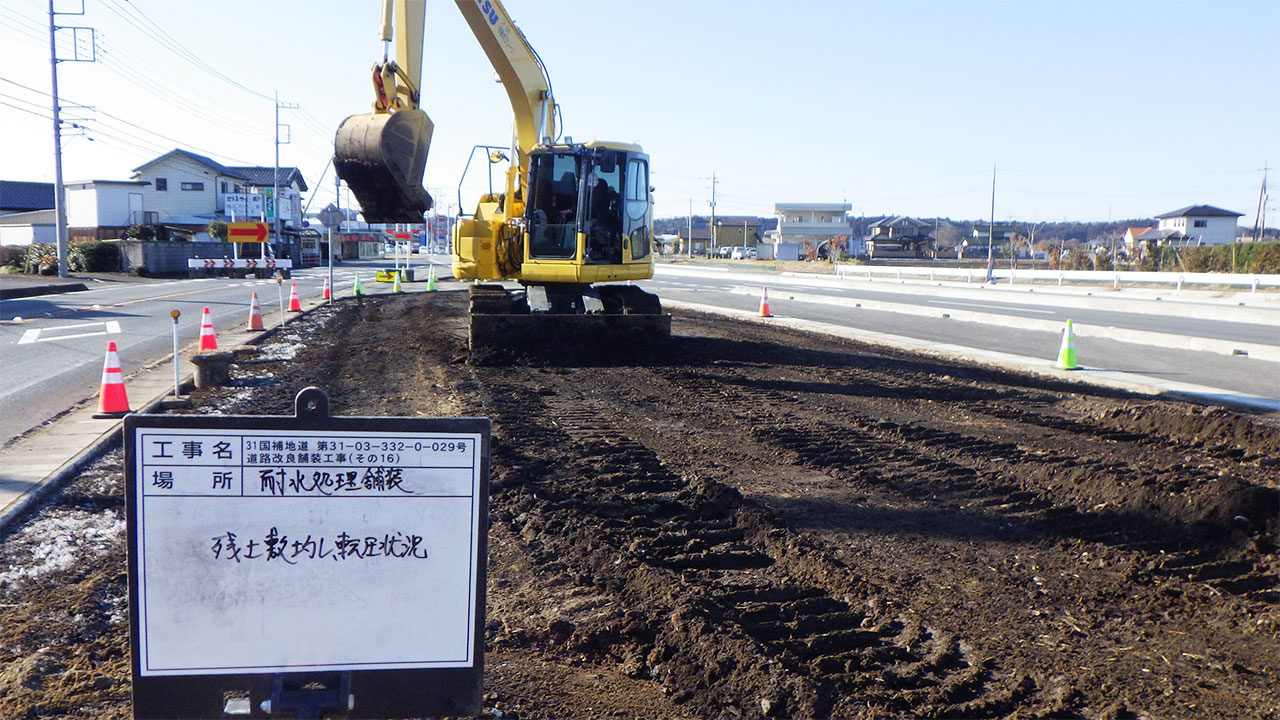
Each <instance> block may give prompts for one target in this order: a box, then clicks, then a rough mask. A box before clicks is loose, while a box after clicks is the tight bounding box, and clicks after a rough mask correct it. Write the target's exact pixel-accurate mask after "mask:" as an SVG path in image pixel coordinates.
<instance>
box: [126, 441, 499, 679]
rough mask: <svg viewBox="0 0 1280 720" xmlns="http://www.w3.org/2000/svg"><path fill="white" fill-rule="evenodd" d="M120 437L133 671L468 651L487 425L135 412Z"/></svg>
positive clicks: (271, 668) (429, 664)
mask: <svg viewBox="0 0 1280 720" xmlns="http://www.w3.org/2000/svg"><path fill="white" fill-rule="evenodd" d="M131 441H132V447H133V458H134V460H133V465H132V467H133V471H132V472H133V476H132V477H130V478H127V480H128V481H129V482H131V483H133V484H134V486H133V488H132V489H131V492H132V493H133V497H135V498H136V507H135V508H134V509H133V511H132V512H133V513H134V514H135V516H136V523H137V531H136V537H135V539H134V542H135V544H136V546H135V547H134V548H133V550H134V551H135V552H136V557H137V569H136V572H137V578H136V582H137V585H138V587H137V598H138V607H137V632H138V638H139V649H138V653H139V658H138V660H139V665H138V672H139V674H140V675H142V676H148V675H156V676H160V675H219V674H234V673H282V672H297V671H323V670H374V669H376V670H391V669H409V668H454V667H471V666H472V665H473V663H474V662H475V660H476V658H474V657H473V654H474V652H473V649H474V648H476V647H478V643H477V641H476V640H477V639H476V637H475V632H476V625H477V623H476V618H477V612H480V613H483V608H482V607H481V608H477V607H476V604H477V595H476V588H477V578H476V568H477V561H478V559H479V558H477V553H478V552H479V548H481V547H483V543H482V538H481V537H480V533H481V532H482V528H483V527H484V525H483V522H484V515H483V514H482V513H484V512H485V508H483V507H481V495H480V493H481V453H482V440H481V435H480V434H478V433H411V432H354V431H338V430H328V429H320V430H297V429H279V430H263V429H248V430H240V429H221V428H218V429H209V428H198V429H196V428H184V427H134V428H133V429H132V438H131ZM481 602H482V601H481Z"/></svg>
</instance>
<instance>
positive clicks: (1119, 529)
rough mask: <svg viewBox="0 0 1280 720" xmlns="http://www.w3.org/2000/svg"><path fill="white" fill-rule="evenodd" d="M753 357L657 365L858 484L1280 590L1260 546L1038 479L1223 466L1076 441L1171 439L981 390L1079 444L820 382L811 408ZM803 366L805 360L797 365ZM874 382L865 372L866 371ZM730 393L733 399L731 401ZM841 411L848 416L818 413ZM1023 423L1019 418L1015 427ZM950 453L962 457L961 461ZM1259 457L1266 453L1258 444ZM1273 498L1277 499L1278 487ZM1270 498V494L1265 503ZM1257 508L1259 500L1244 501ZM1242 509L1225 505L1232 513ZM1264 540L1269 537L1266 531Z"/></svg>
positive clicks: (1133, 480) (1174, 567)
mask: <svg viewBox="0 0 1280 720" xmlns="http://www.w3.org/2000/svg"><path fill="white" fill-rule="evenodd" d="M749 370H750V368H749V367H747V368H744V367H736V368H735V367H724V366H721V367H718V368H717V369H716V377H715V381H714V382H710V381H709V378H708V377H706V376H705V375H699V374H697V373H693V372H689V371H684V370H665V369H663V370H658V371H657V374H658V375H659V376H660V377H662V378H663V379H664V380H665V381H667V382H670V383H671V384H672V385H673V386H675V387H678V388H679V389H680V391H681V392H682V393H685V394H687V395H688V396H689V397H691V398H697V403H698V404H700V405H704V406H705V405H710V404H727V405H729V406H731V407H735V408H746V410H737V411H734V412H735V415H736V416H737V417H738V418H739V419H741V420H743V421H744V422H746V423H747V424H748V425H749V427H750V433H751V437H752V439H753V441H755V442H757V443H761V444H766V445H773V446H776V447H778V448H780V449H783V450H785V451H788V452H790V453H793V454H794V456H795V460H794V461H795V462H796V463H799V464H802V465H804V466H805V467H809V468H812V469H815V470H819V471H822V472H824V473H827V474H828V475H831V476H833V477H839V478H843V479H845V480H847V481H850V482H853V483H856V484H858V485H861V486H863V487H865V488H867V489H868V490H876V489H887V490H889V491H891V492H894V493H896V494H898V495H900V496H902V497H904V498H909V499H915V500H920V499H925V498H927V499H929V500H931V501H934V502H941V503H943V504H952V505H955V506H957V507H958V508H959V509H961V510H967V509H972V510H975V511H977V512H980V513H982V514H984V515H987V516H994V517H996V518H999V519H1001V520H1002V521H1004V522H1008V523H1013V524H1016V525H1017V526H1018V527H1021V528H1023V529H1025V531H1026V532H1028V533H1031V534H1036V535H1048V536H1057V537H1064V538H1074V539H1077V540H1080V541H1084V542H1096V543H1101V544H1104V545H1108V546H1111V547H1115V548H1117V549H1121V550H1124V551H1127V552H1130V553H1134V554H1136V555H1138V556H1140V557H1141V558H1143V559H1141V560H1140V561H1139V564H1140V565H1142V566H1143V567H1144V569H1145V571H1146V572H1147V573H1149V574H1151V575H1156V576H1162V577H1178V578H1183V579H1186V580H1188V581H1193V582H1203V583H1205V584H1207V585H1209V586H1210V587H1213V588H1215V589H1218V590H1220V591H1223V592H1227V593H1231V594H1237V595H1241V596H1243V597H1245V598H1246V599H1248V600H1250V601H1255V602H1260V603H1275V602H1277V601H1280V590H1278V589H1277V588H1280V576H1277V574H1276V572H1275V570H1274V569H1272V567H1271V563H1270V559H1269V558H1267V557H1258V556H1256V555H1255V556H1254V557H1253V558H1251V559H1248V560H1245V561H1241V560H1237V559H1232V558H1223V557H1221V555H1220V553H1221V552H1228V553H1229V552H1230V548H1218V549H1205V548H1203V547H1201V546H1200V544H1199V543H1197V544H1196V547H1195V548H1193V549H1184V548H1181V547H1180V546H1182V545H1186V544H1188V543H1187V542H1186V540H1185V535H1186V529H1185V527H1184V526H1182V525H1181V524H1179V523H1176V522H1169V521H1162V520H1161V519H1160V518H1152V517H1149V516H1144V515H1141V514H1138V513H1135V512H1133V511H1132V510H1129V509H1120V508H1113V509H1111V510H1108V509H1107V508H1106V506H1107V504H1108V503H1105V502H1104V503H1099V504H1095V505H1094V506H1092V507H1085V508H1081V507H1078V506H1077V505H1075V504H1073V503H1071V502H1070V501H1069V500H1068V501H1067V502H1062V501H1061V500H1060V499H1059V498H1057V497H1055V496H1054V495H1053V494H1052V493H1049V492H1045V491H1043V490H1041V489H1040V486H1042V485H1043V484H1044V481H1043V479H1044V478H1046V477H1049V478H1052V477H1055V476H1059V475H1062V474H1066V473H1071V474H1077V475H1088V476H1091V477H1093V478H1105V479H1106V481H1107V482H1108V483H1110V484H1113V485H1115V486H1118V487H1125V486H1138V485H1151V484H1155V483H1156V482H1163V483H1164V484H1165V485H1168V486H1169V487H1171V488H1172V489H1173V490H1175V491H1176V490H1177V489H1180V488H1183V487H1187V486H1189V485H1191V484H1193V483H1195V482H1196V481H1205V480H1208V479H1210V478H1212V477H1214V476H1216V475H1217V474H1218V472H1219V471H1218V470H1217V469H1216V468H1215V466H1212V465H1211V466H1208V469H1204V468H1199V469H1195V470H1192V471H1191V472H1189V473H1188V472H1185V470H1186V468H1185V467H1183V466H1176V467H1175V468H1174V470H1175V471H1179V475H1178V477H1176V478H1168V479H1166V478H1163V477H1152V476H1151V475H1144V474H1143V472H1142V471H1141V470H1140V469H1139V468H1137V467H1135V466H1134V465H1133V464H1131V463H1126V462H1120V461H1118V460H1116V459H1115V457H1114V455H1115V452H1114V451H1113V450H1110V449H1109V448H1108V454H1107V455H1106V456H1102V457H1095V456H1092V455H1093V453H1090V454H1088V455H1086V456H1083V457H1082V456H1081V455H1080V454H1079V453H1078V449H1079V448H1081V447H1087V446H1089V445H1097V444H1103V445H1116V444H1124V443H1134V444H1138V445H1140V446H1142V447H1143V448H1144V449H1147V448H1150V449H1151V450H1153V451H1155V452H1159V451H1164V450H1167V444H1168V442H1169V441H1172V438H1166V437H1164V436H1156V437H1154V438H1153V437H1149V436H1147V435H1144V434H1141V433H1135V432H1131V431H1127V430H1120V429H1116V428H1114V427H1110V426H1107V425H1104V424H1100V423H1097V422H1086V421H1082V420H1071V419H1066V418H1061V417H1045V416H1044V415H1043V414H1041V413H1039V412H1036V411H1035V410H1028V409H1025V408H1023V407H1021V406H1020V405H1015V404H1011V403H1005V404H997V403H994V402H991V401H988V400H977V401H975V402H974V403H971V404H968V405H966V408H967V409H968V410H969V411H970V412H972V413H976V414H981V415H988V416H991V417H995V418H998V419H1000V420H1002V421H1006V424H1007V423H1008V422H1014V423H1018V424H1020V425H1027V426H1033V429H1034V431H1036V432H1035V434H1037V435H1042V436H1043V435H1048V434H1050V433H1058V434H1059V435H1061V434H1062V433H1069V434H1070V435H1071V436H1072V442H1071V447H1073V448H1076V449H1077V452H1076V453H1071V454H1068V453H1066V452H1060V451H1056V450H1054V449H1052V448H1046V447H1045V446H1044V445H1040V446H1039V447H1038V448H1037V449H1036V450H1035V451H1034V452H1029V451H1026V450H1023V449H1022V448H1021V447H1019V445H1018V444H1016V443H1009V442H993V441H992V440H991V439H990V438H986V437H978V436H974V435H967V434H964V433H959V432H953V431H948V430H941V429H936V428H932V427H925V426H922V425H919V424H914V423H912V422H898V421H895V420H893V419H889V418H884V417H877V418H865V417H860V416H857V415H854V414H851V413H849V411H848V408H847V407H846V406H840V407H829V406H825V405H824V402H823V396H822V391H821V390H820V389H819V390H817V391H816V392H811V393H809V394H808V395H807V397H806V403H805V407H806V409H807V410H808V412H805V413H804V414H803V416H801V415H800V414H798V413H797V412H796V411H797V409H798V408H800V407H802V406H801V404H800V403H799V401H798V400H797V398H796V397H794V396H793V395H791V394H789V393H785V392H782V391H779V390H776V389H770V385H776V381H770V380H768V379H767V378H761V377H759V376H758V375H754V374H752V373H751V372H750V371H749ZM797 372H798V373H801V374H802V375H803V374H804V371H803V370H795V369H793V370H792V373H793V374H795V373H797ZM882 380H883V382H884V385H883V386H884V387H892V386H893V385H894V384H896V383H897V382H900V381H899V380H898V379H897V378H894V377H890V378H887V379H886V378H884V377H883V376H877V377H875V381H876V383H877V384H878V383H880V382H881V381H882ZM862 381H863V382H865V378H863V380H862ZM824 383H825V384H826V385H828V386H834V385H835V382H834V381H833V380H832V378H831V377H829V376H814V377H808V378H804V379H802V380H799V381H798V380H795V379H794V378H793V379H791V380H790V382H789V384H790V385H792V386H797V385H805V386H807V387H810V388H821V386H822V385H823V384H824ZM726 401H727V402H726ZM1023 401H1024V402H1027V401H1029V402H1030V404H1031V405H1032V406H1033V407H1034V406H1048V405H1049V399H1047V398H1043V397H1040V396H1038V395H1037V396H1033V397H1024V398H1023ZM814 415H818V416H823V415H825V416H828V417H839V419H840V422H839V424H838V425H837V424H835V423H834V422H831V423H828V422H824V421H823V420H821V419H815V418H814V417H813V416H814ZM851 426H852V427H853V429H855V430H856V433H855V434H854V436H855V437H856V438H857V439H856V441H855V442H849V440H848V438H849V436H850V433H849V431H850V427H851ZM1013 429H1016V428H1013ZM1210 454H1211V455H1212V456H1213V457H1214V458H1216V459H1218V460H1226V461H1230V462H1232V463H1234V462H1235V461H1236V460H1237V459H1239V458H1241V457H1246V458H1248V457H1249V452H1248V451H1247V450H1240V449H1231V450H1230V451H1224V450H1223V449H1222V448H1221V447H1216V448H1213V449H1212V450H1211V452H1210ZM953 458H959V460H958V461H957V460H954V459H953ZM1254 458H1255V459H1256V458H1257V452H1256V451H1255V452H1254ZM1271 495H1272V496H1273V497H1272V499H1271V500H1270V501H1269V502H1270V503H1271V504H1274V493H1271ZM1267 502H1268V501H1266V500H1264V501H1263V507H1265V506H1266V503H1267ZM1242 506H1244V507H1251V508H1256V507H1257V505H1256V503H1254V502H1247V503H1242ZM1232 514H1234V511H1233V512H1231V513H1228V516H1231V515H1232ZM1260 539H1261V541H1262V542H1264V543H1265V538H1260Z"/></svg>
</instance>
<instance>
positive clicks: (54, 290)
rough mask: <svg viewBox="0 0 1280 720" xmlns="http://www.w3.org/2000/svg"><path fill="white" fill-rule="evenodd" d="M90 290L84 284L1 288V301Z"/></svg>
mask: <svg viewBox="0 0 1280 720" xmlns="http://www.w3.org/2000/svg"><path fill="white" fill-rule="evenodd" d="M88 289H89V287H88V286H87V285H85V284H84V283H62V284H58V285H32V286H30V287H0V300H17V299H19V298H28V297H39V296H40V295H57V294H59V293H69V292H85V291H87V290H88Z"/></svg>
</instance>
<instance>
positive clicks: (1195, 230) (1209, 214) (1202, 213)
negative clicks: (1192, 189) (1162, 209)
mask: <svg viewBox="0 0 1280 720" xmlns="http://www.w3.org/2000/svg"><path fill="white" fill-rule="evenodd" d="M1242 215H1244V213H1238V212H1232V211H1230V210H1223V209H1222V208H1218V207H1214V206H1212V205H1190V206H1188V207H1184V208H1180V209H1178V210H1172V211H1170V212H1167V213H1164V214H1162V215H1157V216H1156V219H1157V220H1159V221H1160V225H1159V228H1158V230H1159V232H1160V233H1161V234H1162V235H1164V236H1167V237H1170V238H1171V239H1173V240H1174V241H1175V242H1178V243H1185V244H1187V245H1226V244H1228V243H1233V242H1235V241H1236V218H1239V217H1241V216H1242ZM1173 233H1177V235H1173Z"/></svg>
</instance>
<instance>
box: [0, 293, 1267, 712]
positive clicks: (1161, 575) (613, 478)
mask: <svg viewBox="0 0 1280 720" xmlns="http://www.w3.org/2000/svg"><path fill="white" fill-rule="evenodd" d="M464 312H465V294H464V293H461V292H442V293H434V294H411V295H396V296H388V297H385V298H382V299H377V300H372V301H369V302H366V303H365V304H364V305H363V306H362V307H357V306H356V305H355V304H353V303H349V302H344V303H342V304H340V305H339V306H337V308H336V309H332V310H330V309H324V310H320V311H318V312H316V313H313V314H312V315H311V316H309V317H308V318H306V319H304V320H301V321H299V322H298V323H297V324H295V325H293V326H290V328H289V329H287V330H286V332H285V333H284V334H283V335H281V336H278V337H275V338H272V340H271V341H269V342H268V343H266V344H264V345H263V346H261V347H260V348H259V349H256V350H251V351H247V352H241V353H240V354H239V356H238V358H239V359H240V360H241V361H243V362H242V364H240V365H239V366H238V367H237V368H236V375H235V376H236V382H235V384H236V386H235V387H229V388H219V389H216V390H209V391H199V392H197V393H196V394H195V399H196V400H197V402H198V408H197V409H196V410H195V411H196V412H217V413H244V414H280V415H287V414H292V410H293V398H294V395H295V394H296V393H297V391H298V390H299V389H301V388H303V387H305V386H308V385H318V386H320V387H322V388H323V389H325V390H326V392H328V394H329V396H330V399H331V404H332V407H331V410H332V412H333V414H335V415H375V416H376V415H388V416H413V415H427V416H483V417H489V418H491V419H492V420H493V432H494V436H493V450H492V480H491V482H492V498H491V512H490V523H491V527H490V530H489V537H490V539H489V577H488V609H487V632H486V647H487V650H486V657H485V681H484V682H485V693H486V694H485V700H486V712H485V715H486V716H488V717H503V718H508V719H510V718H604V717H618V718H653V719H658V718H740V717H745V718H752V717H797V718H895V717H937V718H970V717H972V718H1037V717H1045V718H1050V717H1051V718H1272V719H1275V718H1280V684H1277V683H1276V681H1275V678H1276V676H1277V671H1278V670H1280V585H1278V580H1277V579H1278V577H1280V557H1278V556H1277V544H1276V541H1277V537H1278V534H1280V462H1278V460H1277V459H1278V458H1280V429H1277V427H1276V426H1275V425H1274V424H1273V423H1271V422H1269V421H1264V420H1259V419H1256V418H1250V417H1247V416H1242V415H1239V414H1236V413H1232V412H1229V411H1226V410H1223V409H1221V408H1205V407H1198V406H1193V405H1187V404H1178V403H1170V402H1163V401H1159V400H1153V399H1147V398H1137V397H1132V396H1126V395H1123V394H1119V393H1113V392H1109V391H1101V390H1095V389H1090V388H1087V387H1083V386H1077V385H1074V384H1067V383H1058V382H1054V381H1051V380H1046V379H1041V378H1032V377H1028V376H1022V375H1017V374H1011V373H1001V372H996V371H993V370H988V369H982V368H979V367H976V366H964V365H949V364H943V363H941V362H939V361H936V360H931V359H929V360H926V359H921V358H919V357H914V356H911V355H907V354H902V353H896V352H886V351H883V350H879V349H873V348H870V347H868V346H863V345H859V344H857V343H852V342H846V341H839V340H834V339H829V338H823V337H818V336H813V335H805V334H800V333H795V332H790V331H786V330H782V329H777V328H769V327H765V326H761V325H757V324H747V323H743V322H740V321H734V320H728V319H723V318H717V317H712V316H702V315H694V314H677V315H676V317H675V321H674V323H673V331H674V334H675V337H674V338H673V340H672V341H671V342H670V343H669V344H667V345H660V346H653V347H646V348H625V349H624V350H620V349H619V348H618V347H617V346H614V347H611V348H609V349H607V350H606V351H602V352H593V351H591V350H590V349H588V348H572V349H570V348H564V347H557V346H555V345H551V344H549V345H548V346H547V347H545V348H541V349H540V352H539V353H538V354H536V355H535V356H532V357H512V356H509V355H504V354H500V353H495V354H490V355H488V356H483V357H470V356H469V353H468V351H467V347H466V340H465V320H464ZM120 476H121V457H120V454H119V453H118V452H117V453H114V454H112V455H109V456H107V457H106V458H104V459H103V460H102V461H101V462H99V463H98V464H96V465H95V466H94V467H93V468H92V469H90V470H89V471H87V472H86V473H84V474H83V475H82V476H81V477H80V478H79V479H78V480H76V481H74V482H73V483H72V484H70V485H69V486H68V487H67V488H66V489H65V490H64V491H63V492H61V493H60V494H58V495H57V496H56V497H54V498H53V499H52V500H51V501H50V502H49V503H48V504H46V505H45V506H44V507H43V508H42V509H41V510H40V511H39V512H38V513H35V514H33V515H32V516H30V517H29V518H28V519H27V520H26V521H25V522H23V523H22V524H20V525H19V526H18V527H17V528H14V529H12V530H11V531H10V532H9V533H8V534H7V535H6V537H4V538H3V544H2V545H0V604H3V621H2V624H3V626H2V627H0V643H3V648H2V650H0V717H3V718H45V717H76V718H124V717H128V716H129V712H130V711H129V702H130V694H129V665H128V627H127V626H128V619H127V618H128V612H127V590H126V583H127V572H126V564H125V551H124V529H123V514H124V513H123V511H124V504H123V499H122V496H121V483H122V480H121V477H120Z"/></svg>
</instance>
